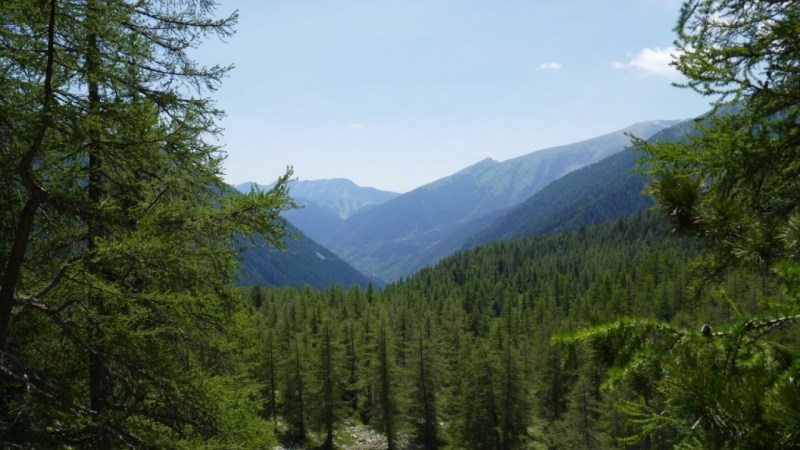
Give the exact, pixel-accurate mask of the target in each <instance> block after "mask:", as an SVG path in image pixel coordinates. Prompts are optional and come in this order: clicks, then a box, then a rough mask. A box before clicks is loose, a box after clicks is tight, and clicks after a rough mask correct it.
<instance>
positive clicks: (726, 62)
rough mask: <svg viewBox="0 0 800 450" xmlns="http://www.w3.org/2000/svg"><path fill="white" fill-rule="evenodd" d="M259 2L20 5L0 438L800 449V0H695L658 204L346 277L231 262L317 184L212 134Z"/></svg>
mask: <svg viewBox="0 0 800 450" xmlns="http://www.w3.org/2000/svg"><path fill="white" fill-rule="evenodd" d="M236 19H237V17H236V15H235V14H234V15H232V16H229V17H223V18H217V17H215V16H214V4H213V2H211V1H207V0H180V1H157V0H138V1H125V0H84V1H73V0H4V1H3V2H0V205H2V208H0V266H1V267H2V273H0V446H2V447H3V448H31V449H38V448H89V449H112V448H154V449H156V448H158V449H161V448H176V449H180V448H186V449H195V448H209V449H211V448H214V449H235V448H241V449H260V448H275V447H276V446H279V445H280V446H282V447H283V448H318V449H333V448H359V447H358V445H362V448H363V444H359V439H361V438H360V437H359V434H363V433H365V432H367V431H368V432H370V433H374V434H375V435H376V436H378V437H379V440H378V441H379V442H378V443H375V442H373V443H371V444H370V445H372V446H373V447H375V446H377V447H378V448H388V449H390V450H394V449H410V448H413V449H437V448H442V449H487V450H494V449H572V448H581V449H595V448H624V449H672V448H678V449H706V448H708V449H738V448H751V449H759V448H786V449H789V448H800V330H799V329H798V326H797V322H798V320H800V182H798V180H800V144H799V143H800V117H798V114H799V113H800V107H799V106H798V105H800V4H798V3H797V2H785V1H774V0H750V1H741V0H687V1H686V2H685V3H684V6H683V8H682V10H681V14H680V16H679V17H678V18H677V24H676V27H675V31H676V34H677V37H676V46H677V53H676V59H675V61H674V65H675V67H676V68H677V69H679V70H680V71H681V72H682V73H683V74H684V76H685V79H686V82H685V83H684V84H683V85H682V87H683V88H684V89H689V90H693V91H695V92H697V93H698V95H705V96H708V97H709V98H712V99H713V101H714V108H713V110H712V111H711V112H710V113H709V114H708V115H707V116H705V117H703V118H701V119H699V120H697V121H695V124H694V126H695V130H694V132H693V133H691V134H689V135H688V136H687V137H686V138H685V139H682V140H674V141H670V140H662V141H659V142H650V141H646V140H641V139H636V138H635V137H634V144H633V146H632V148H631V149H630V150H628V151H630V152H638V156H639V169H638V170H639V172H640V173H641V174H643V175H645V176H646V177H647V178H648V180H649V182H648V184H647V186H646V188H645V192H646V193H647V194H649V195H650V196H651V197H652V198H653V200H654V202H655V206H654V207H653V208H652V209H650V210H648V211H646V212H636V213H633V214H628V215H626V216H625V217H623V218H621V219H615V220H614V221H607V222H604V223H600V224H595V225H591V226H582V227H578V228H577V229H575V230H573V231H567V232H559V233H549V234H545V235H541V236H537V237H530V238H526V239H515V240H509V241H494V242H490V243H486V244H485V245H482V246H479V247H476V248H472V249H469V250H464V251H462V252H460V253H457V254H455V255H453V256H451V257H449V258H447V259H445V260H443V261H441V262H439V263H437V264H436V265H435V266H432V267H427V268H424V269H422V270H420V271H418V272H416V273H415V274H413V275H411V276H409V277H407V278H404V279H401V280H399V281H395V282H393V283H390V284H388V285H386V286H381V287H375V286H373V285H372V284H368V285H367V286H366V287H359V286H353V287H350V288H344V287H341V286H339V285H333V286H331V287H327V288H315V287H310V286H309V287H305V288H297V287H288V286H284V287H261V286H254V287H250V288H243V287H241V286H239V285H237V284H236V282H237V280H236V273H237V263H236V254H237V249H238V248H239V247H240V246H241V243H242V242H249V243H252V244H253V245H261V246H264V245H269V246H273V247H277V248H282V247H283V242H284V241H283V238H284V236H285V235H286V234H287V233H290V231H289V230H292V228H291V225H290V224H288V223H287V222H286V221H285V220H284V219H282V218H281V215H280V213H281V212H282V211H284V210H286V209H289V208H292V207H293V206H294V205H293V202H292V199H291V198H290V196H289V192H288V188H287V182H288V180H289V179H290V178H291V176H292V173H291V169H289V170H287V171H286V173H285V174H284V175H283V176H281V177H280V179H279V181H278V182H277V183H276V184H275V185H274V186H272V187H270V188H269V189H267V190H263V191H262V190H257V189H256V190H253V191H252V192H251V193H249V194H238V193H234V192H232V189H231V188H230V187H228V186H226V185H225V183H224V182H223V179H222V170H223V168H222V163H223V159H224V157H223V155H222V153H221V150H220V149H219V148H217V147H216V146H214V145H213V144H209V142H210V141H212V139H209V138H210V137H212V136H213V135H214V134H215V133H218V132H219V130H218V129H217V128H216V123H217V121H218V120H219V118H220V116H221V114H222V111H219V110H218V109H216V107H215V106H214V103H213V100H212V98H213V92H214V90H215V89H216V88H217V87H218V86H219V83H220V82H221V80H222V78H223V77H224V75H225V73H226V72H227V71H228V70H229V68H227V67H220V66H213V67H205V66H202V65H200V64H198V63H197V62H195V61H193V60H192V59H191V58H190V56H189V49H191V48H192V47H193V46H196V45H199V43H200V42H201V41H203V40H205V39H209V38H225V37H227V36H230V35H231V33H233V31H234V26H235V23H236ZM624 206H625V205H622V206H620V207H624ZM613 215H614V214H612V216H613ZM620 215H621V214H620Z"/></svg>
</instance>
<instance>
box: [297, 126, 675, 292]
mask: <svg viewBox="0 0 800 450" xmlns="http://www.w3.org/2000/svg"><path fill="white" fill-rule="evenodd" d="M675 123H676V122H675V121H653V122H643V123H639V124H635V125H632V126H630V127H627V128H625V129H622V130H618V131H615V132H613V133H609V134H606V135H603V136H600V137H597V138H594V139H589V140H585V141H582V142H578V143H574V144H570V145H564V146H560V147H553V148H549V149H545V150H540V151H536V152H533V153H530V154H527V155H525V156H521V157H518V158H514V159H510V160H507V161H503V162H497V161H494V160H491V159H485V160H483V161H480V162H478V163H477V164H475V165H473V166H470V167H468V168H466V169H464V170H462V171H460V172H458V173H455V174H453V175H451V176H448V177H446V178H443V179H440V180H438V181H435V182H433V183H430V184H427V185H425V186H422V187H420V188H417V189H415V190H413V191H411V192H408V193H406V194H403V195H400V196H397V197H395V198H393V199H391V200H389V201H387V202H385V203H383V204H380V205H377V206H374V207H372V208H369V209H365V210H361V211H359V212H357V213H355V214H353V215H352V216H351V217H349V218H348V219H347V220H345V221H343V222H341V223H338V224H331V225H330V226H329V227H328V229H329V230H331V229H335V230H336V231H335V232H329V233H327V234H326V235H320V236H319V237H318V239H319V242H320V243H321V244H322V245H324V246H326V247H328V248H330V249H331V250H333V252H334V253H336V254H338V255H339V256H341V257H342V258H343V259H344V260H345V261H347V262H349V263H350V264H351V265H353V266H354V267H355V268H356V269H358V270H360V271H361V272H362V273H365V274H366V275H367V276H369V277H375V278H377V279H382V280H387V281H391V280H396V279H398V278H400V277H403V276H407V275H409V274H411V273H413V272H415V271H416V270H418V269H420V268H421V267H423V266H425V265H427V264H431V263H433V262H435V261H437V260H438V259H440V258H442V257H444V256H446V255H447V254H449V253H450V251H451V248H449V247H448V246H443V245H442V244H441V243H442V242H448V241H450V242H454V240H453V236H454V235H468V234H470V233H472V232H477V231H478V228H479V227H480V226H481V225H488V224H489V222H490V221H491V219H492V218H497V214H498V213H499V212H501V211H503V210H506V209H508V208H511V207H513V206H516V205H517V204H519V203H520V202H522V201H524V200H525V199H527V198H528V197H530V196H531V195H533V194H534V193H536V192H538V191H539V190H540V189H542V188H544V187H545V186H547V185H548V184H550V183H551V182H553V181H555V180H557V179H558V178H561V177H562V176H564V175H566V174H567V173H570V172H572V171H574V170H577V169H580V168H581V167H585V166H587V165H589V164H592V163H594V162H597V161H600V160H603V159H605V158H606V157H608V156H611V155H613V154H615V153H618V152H620V151H622V149H623V148H625V147H626V146H627V145H629V137H628V136H627V135H626V133H633V134H635V135H637V136H641V137H645V138H647V137H650V136H652V135H653V134H655V133H657V132H659V131H661V130H663V129H665V128H667V127H669V126H671V125H674V124H675ZM337 226H338V228H337ZM301 229H302V228H301Z"/></svg>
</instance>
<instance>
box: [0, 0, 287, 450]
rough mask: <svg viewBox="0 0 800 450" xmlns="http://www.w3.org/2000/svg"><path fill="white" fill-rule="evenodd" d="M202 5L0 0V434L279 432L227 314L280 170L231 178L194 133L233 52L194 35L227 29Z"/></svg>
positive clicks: (260, 436)
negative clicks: (238, 248) (209, 57)
mask: <svg viewBox="0 0 800 450" xmlns="http://www.w3.org/2000/svg"><path fill="white" fill-rule="evenodd" d="M212 9H213V8H211V6H210V5H209V4H208V2H205V1H186V2H178V3H175V2H157V1H141V2H136V3H135V4H133V3H131V2H125V1H122V0H90V1H86V2H66V1H61V0H48V1H36V2H30V1H17V0H10V1H4V2H2V5H0V21H1V22H2V23H3V25H2V31H0V73H1V74H2V75H0V77H2V79H0V116H2V119H0V120H1V121H2V126H0V130H2V131H0V133H1V134H2V138H0V155H2V158H0V161H2V162H1V163H0V164H1V165H2V170H0V185H1V186H2V188H0V192H2V194H0V201H2V208H0V209H2V210H3V211H4V213H3V216H2V219H0V227H2V232H0V266H2V267H3V272H2V277H1V279H0V368H2V370H1V372H2V379H0V390H1V391H2V396H0V398H2V400H1V401H0V417H2V422H0V433H2V434H0V442H2V445H3V446H22V447H59V446H72V447H91V448H112V447H120V446H133V447H145V448H146V447H164V446H170V445H172V443H173V442H186V443H187V444H186V445H187V446H190V447H196V446H203V445H207V446H212V447H229V446H230V445H232V443H233V442H241V443H242V444H239V445H249V444H247V443H248V442H251V443H253V444H254V445H266V444H268V443H269V442H271V431H270V430H269V428H262V426H261V421H260V419H259V418H258V417H257V416H256V411H257V408H256V409H253V407H254V403H253V402H252V399H251V398H250V397H251V395H252V394H253V393H254V392H257V391H258V389H256V388H255V387H254V386H256V385H255V384H254V381H253V379H252V378H250V375H251V374H250V371H249V369H248V368H247V365H246V364H243V363H242V362H241V360H240V359H239V358H238V356H237V355H236V352H235V351H234V350H235V349H237V348H238V347H237V345H238V343H239V341H236V340H235V339H232V338H231V336H232V335H233V334H228V333H234V334H235V333H236V331H237V329H239V328H238V327H239V325H238V324H237V321H238V320H239V318H238V315H237V314H238V311H239V308H240V307H241V305H240V298H239V294H238V293H237V292H236V291H235V289H234V286H233V279H232V275H233V273H234V270H235V260H234V252H233V242H234V238H235V237H236V236H254V235H256V234H259V235H260V236H262V237H263V238H264V239H265V240H266V241H267V242H269V243H273V244H277V243H279V241H280V237H281V235H282V234H283V232H284V230H283V226H284V225H283V222H282V221H281V220H280V217H279V212H280V210H281V209H283V208H284V207H286V206H288V205H289V201H288V197H287V192H286V187H285V182H286V177H283V178H282V179H281V181H280V182H279V183H278V184H277V185H276V187H275V189H274V190H272V191H269V192H259V193H254V194H252V195H249V196H242V195H223V194H224V193H225V192H226V189H227V187H226V186H225V185H224V183H223V182H222V179H221V162H222V159H223V156H222V155H221V154H220V150H219V148H217V147H215V146H214V145H210V144H208V143H207V142H206V140H205V138H206V137H208V136H213V135H214V134H215V133H217V132H218V130H217V128H216V126H215V124H214V121H215V120H216V119H217V118H218V117H219V114H220V111H218V110H216V109H215V108H214V107H213V105H212V102H211V100H210V99H209V98H208V97H207V94H208V93H209V92H210V91H213V89H214V88H215V87H216V86H217V85H218V84H219V81H220V79H221V78H222V76H223V75H224V74H225V72H226V70H227V69H225V68H222V67H218V66H215V67H201V66H199V65H198V64H197V63H195V62H194V61H192V60H191V59H190V58H189V57H188V55H187V53H186V51H187V49H188V48H190V47H192V46H195V45H197V44H198V43H199V41H200V39H201V38H208V37H217V36H219V37H225V36H229V35H230V34H231V32H232V28H231V27H232V26H233V24H234V23H235V20H236V17H235V15H234V16H231V17H227V18H222V19H216V18H213V17H212V16H211V12H212ZM223 355H224V356H223ZM234 385H240V386H241V387H242V390H241V391H236V390H234V389H233V386H234ZM235 424H236V425H235ZM239 426H241V428H239Z"/></svg>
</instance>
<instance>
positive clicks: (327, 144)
mask: <svg viewBox="0 0 800 450" xmlns="http://www.w3.org/2000/svg"><path fill="white" fill-rule="evenodd" d="M679 8H680V2H679V1H677V0H316V1H314V0H239V1H234V0H221V1H219V6H218V10H217V11H218V14H220V15H222V14H226V13H230V12H232V11H233V10H234V9H238V10H239V14H240V19H239V25H238V27H237V29H238V32H237V34H236V35H235V36H234V37H232V38H230V39H228V40H227V42H226V43H220V42H213V41H212V42H207V43H206V44H204V45H203V46H201V48H200V49H199V50H198V57H199V59H200V60H201V61H203V62H204V63H207V64H208V63H220V64H234V65H235V69H234V70H233V71H232V72H231V74H230V76H229V77H228V78H226V80H225V81H224V83H223V85H222V87H221V88H220V89H219V90H218V91H217V92H215V93H214V94H213V97H214V98H215V99H216V100H217V103H218V106H219V107H221V108H222V109H224V110H225V111H226V113H227V116H226V117H225V118H224V119H223V120H222V122H221V125H222V127H223V128H224V129H225V133H224V135H223V137H222V138H221V140H220V142H219V143H220V144H222V145H224V146H225V150H226V152H227V155H228V157H227V160H226V163H225V168H226V180H227V181H228V182H229V183H231V184H239V183H242V182H245V181H256V182H259V183H268V182H271V181H273V180H274V179H275V178H276V177H277V176H278V175H280V174H281V173H282V172H283V171H284V169H285V167H286V166H293V167H294V171H295V176H296V177H297V178H299V179H304V180H307V179H323V178H338V177H342V178H349V179H351V180H353V181H355V182H356V183H358V184H359V185H362V186H372V187H376V188H379V189H386V190H393V191H397V192H406V191H409V190H411V189H413V188H415V187H418V186H420V185H423V184H425V183H428V182H431V181H434V180H436V179H439V178H442V177H444V176H447V175H450V174H452V173H454V172H456V171H458V170H460V169H463V168H464V167H467V166H469V165H471V164H474V163H475V162H477V161H479V160H481V159H483V158H486V157H491V158H494V159H496V160H500V161H502V160H505V159H509V158H512V157H515V156H520V155H523V154H527V153H530V152H532V151H535V150H540V149H543V148H547V147H551V146H555V145H561V144H568V143H571V142H576V141H579V140H582V139H587V138H591V137H594V136H598V135H601V134H604V133H608V132H611V131H614V130H617V129H619V128H623V127H625V126H627V125H630V124H632V123H635V122H640V121H644V120H654V119H680V118H689V117H693V116H696V115H698V114H701V113H703V112H704V111H705V110H706V109H708V99H705V98H702V97H700V96H699V95H697V94H695V93H693V92H691V91H688V90H682V89H678V88H675V87H672V86H671V83H673V82H680V80H681V78H680V76H679V74H677V73H676V72H675V71H674V70H673V69H671V68H670V67H669V66H668V65H667V62H668V61H669V56H668V53H669V48H670V46H671V45H672V42H673V40H674V33H673V31H672V28H673V25H674V23H675V20H676V19H677V15H678V11H679Z"/></svg>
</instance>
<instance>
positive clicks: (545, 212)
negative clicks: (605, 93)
mask: <svg viewBox="0 0 800 450" xmlns="http://www.w3.org/2000/svg"><path fill="white" fill-rule="evenodd" d="M693 127H694V120H686V121H683V122H680V123H678V124H675V125H673V126H671V127H669V128H665V129H663V130H662V131H660V132H658V133H656V134H655V135H653V136H651V137H650V138H649V141H650V142H662V141H679V140H683V139H686V137H687V136H688V135H689V133H692V132H693V129H694V128H693ZM640 137H641V136H640ZM639 156H640V155H639V153H637V152H634V151H624V152H620V153H617V154H615V155H613V156H610V157H608V158H606V159H604V160H602V161H600V162H597V163H595V164H592V165H589V166H587V167H584V168H582V169H580V170H576V171H574V172H572V173H569V174H567V175H565V176H564V177H562V178H560V179H558V180H556V181H554V182H553V183H551V184H550V185H548V186H547V187H545V188H544V189H542V190H540V191H539V192H537V193H536V194H534V195H533V196H531V197H530V198H528V199H527V200H525V201H524V202H522V203H521V204H519V205H518V206H516V207H514V208H512V209H511V210H509V211H508V212H507V213H506V214H505V215H503V216H502V217H500V218H499V219H498V220H497V221H496V222H494V223H492V224H491V225H490V226H488V227H486V228H485V229H483V230H481V231H480V232H479V233H477V234H476V235H475V236H473V237H472V238H470V239H468V240H467V241H466V243H465V245H464V248H469V247H473V246H476V245H482V244H487V243H489V242H492V241H498V240H511V239H520V238H526V237H534V236H538V235H542V234H546V233H555V232H560V231H568V230H574V229H577V228H580V227H581V226H587V225H594V224H598V223H601V222H606V221H610V220H614V219H618V218H620V217H625V216H628V215H630V214H632V213H634V212H637V211H642V210H645V209H647V208H649V207H650V206H652V205H653V201H652V199H651V198H650V197H648V196H646V195H644V194H642V190H643V189H644V187H645V184H646V183H647V178H646V177H645V176H643V175H641V174H639V173H636V172H635V171H634V169H635V168H636V167H637V160H638V158H639Z"/></svg>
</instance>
